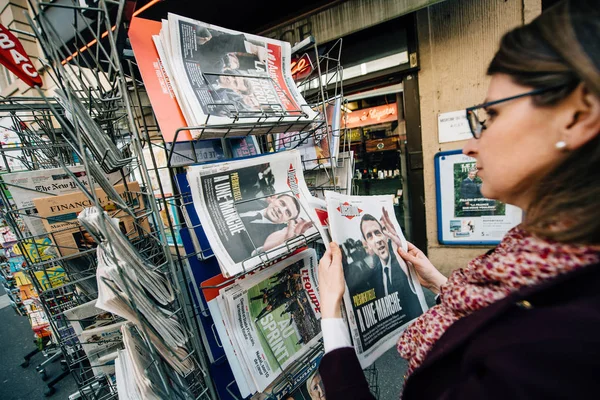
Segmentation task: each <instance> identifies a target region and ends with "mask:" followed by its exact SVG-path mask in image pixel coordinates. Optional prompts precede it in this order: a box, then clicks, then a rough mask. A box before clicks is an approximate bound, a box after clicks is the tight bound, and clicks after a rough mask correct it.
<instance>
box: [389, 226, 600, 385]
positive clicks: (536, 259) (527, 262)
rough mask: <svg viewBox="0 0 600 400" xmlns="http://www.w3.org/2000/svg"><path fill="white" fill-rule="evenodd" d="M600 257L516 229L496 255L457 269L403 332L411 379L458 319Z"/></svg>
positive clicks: (400, 344)
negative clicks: (434, 300)
mask: <svg viewBox="0 0 600 400" xmlns="http://www.w3.org/2000/svg"><path fill="white" fill-rule="evenodd" d="M599 261H600V252H598V250H594V249H593V248H592V247H589V246H578V245H568V244H560V243H556V242H549V241H545V240H542V239H539V238H537V237H534V236H532V235H530V234H528V233H527V232H525V231H524V230H523V229H521V228H520V227H519V226H517V227H515V228H513V229H512V230H510V231H509V232H508V233H507V234H506V236H505V237H504V239H503V240H502V242H501V243H500V244H499V245H498V247H497V248H496V249H495V250H494V251H493V252H492V253H490V254H485V255H482V256H479V257H477V258H475V259H474V260H472V261H471V262H470V263H469V264H468V265H467V267H466V268H461V269H458V270H455V271H454V272H452V274H451V275H450V277H449V278H448V282H447V283H446V284H445V285H443V286H442V288H441V295H440V299H441V303H440V304H439V305H436V306H435V307H432V308H431V309H430V310H429V311H427V312H426V313H425V314H423V315H421V316H420V317H419V318H418V319H417V320H416V321H415V322H414V323H413V324H412V325H411V326H410V327H409V328H408V329H407V330H406V331H405V332H404V333H403V334H402V336H400V339H399V340H398V345H397V348H398V352H399V353H400V355H401V356H402V357H403V358H405V359H407V360H408V371H407V374H406V377H408V376H409V375H410V374H411V373H412V372H413V371H414V370H415V369H416V368H417V367H418V366H419V365H421V363H422V362H423V360H424V359H425V357H426V356H427V353H429V350H430V349H431V348H432V346H433V344H434V343H435V342H436V341H437V340H438V339H439V338H440V337H441V336H442V335H443V334H444V332H445V331H446V329H448V327H449V326H450V325H452V324H453V323H454V322H456V321H457V320H458V319H460V318H462V317H465V316H467V315H469V314H471V313H472V312H474V311H477V310H479V309H482V308H484V307H486V306H488V305H490V304H492V303H494V302H496V301H498V300H500V299H503V298H504V297H506V296H508V295H509V294H510V293H512V292H515V291H517V290H518V289H519V288H521V287H523V286H532V285H535V284H538V283H541V282H543V281H546V280H548V279H551V278H554V277H555V276H558V275H560V274H564V273H567V272H570V271H572V270H574V269H576V268H579V267H582V266H585V265H589V264H594V263H598V262H599Z"/></svg>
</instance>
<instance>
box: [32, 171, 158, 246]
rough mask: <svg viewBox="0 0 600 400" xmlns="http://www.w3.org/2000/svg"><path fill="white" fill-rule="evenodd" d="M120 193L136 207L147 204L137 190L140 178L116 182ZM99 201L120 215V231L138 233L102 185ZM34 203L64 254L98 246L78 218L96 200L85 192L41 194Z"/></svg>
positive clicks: (146, 224)
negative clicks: (117, 208)
mask: <svg viewBox="0 0 600 400" xmlns="http://www.w3.org/2000/svg"><path fill="white" fill-rule="evenodd" d="M115 190H116V191H117V193H118V194H119V195H120V196H121V197H123V198H126V197H127V199H126V200H128V201H129V202H130V204H131V205H132V208H133V209H134V210H135V211H139V210H142V209H143V208H144V200H143V198H142V197H141V196H140V195H139V194H137V193H140V185H139V183H137V182H130V183H128V184H127V188H126V187H125V185H117V186H115ZM96 196H97V198H98V202H99V203H100V204H102V206H103V207H104V209H105V210H107V211H110V212H113V213H114V215H113V216H114V217H116V218H119V220H120V221H119V228H120V229H121V232H123V233H124V234H126V235H130V237H136V236H137V231H136V229H135V226H134V220H133V218H132V217H131V216H129V215H128V214H126V213H125V212H123V211H118V210H116V207H115V204H114V203H113V202H112V201H111V200H110V199H109V198H108V196H107V195H106V194H105V193H104V191H103V190H102V189H96ZM33 203H34V205H35V207H36V208H37V210H38V213H39V215H40V217H42V218H43V219H42V221H43V224H44V228H45V229H46V231H47V232H48V233H50V234H51V236H52V241H53V242H54V244H55V245H56V247H57V250H58V252H59V253H60V255H62V256H68V255H71V254H76V253H78V252H81V251H85V250H89V249H91V248H95V247H96V246H97V243H96V242H95V241H94V239H93V238H92V236H91V235H90V234H89V233H88V232H86V231H85V230H84V229H81V226H80V225H79V222H78V221H77V215H78V214H79V213H80V212H81V211H82V210H83V209H84V208H86V207H91V206H93V202H92V201H91V200H90V199H88V198H87V196H86V195H85V194H84V193H82V192H77V193H72V194H63V195H60V196H52V197H41V198H36V199H33ZM142 223H143V224H144V225H145V227H144V229H145V230H146V231H148V232H149V231H150V226H149V225H148V221H147V220H143V221H142Z"/></svg>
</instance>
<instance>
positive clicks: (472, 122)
mask: <svg viewBox="0 0 600 400" xmlns="http://www.w3.org/2000/svg"><path fill="white" fill-rule="evenodd" d="M467 119H468V121H469V126H470V128H471V132H472V133H473V135H474V136H475V137H476V138H479V137H480V136H481V132H482V131H483V129H484V128H483V127H484V126H485V122H486V121H489V117H488V113H487V112H486V111H485V109H483V108H478V109H475V110H469V112H468V114H467Z"/></svg>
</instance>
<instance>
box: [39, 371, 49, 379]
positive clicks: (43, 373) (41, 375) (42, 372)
mask: <svg viewBox="0 0 600 400" xmlns="http://www.w3.org/2000/svg"><path fill="white" fill-rule="evenodd" d="M38 372H39V373H40V378H41V379H42V380H43V381H47V380H48V374H47V373H46V370H45V369H42V370H40V371H38Z"/></svg>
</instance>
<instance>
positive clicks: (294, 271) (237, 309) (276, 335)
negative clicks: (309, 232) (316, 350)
mask: <svg viewBox="0 0 600 400" xmlns="http://www.w3.org/2000/svg"><path fill="white" fill-rule="evenodd" d="M317 262H318V259H317V255H316V253H315V251H314V250H312V249H310V250H305V251H303V252H301V253H299V254H296V255H294V256H292V257H289V258H287V259H285V260H284V261H281V262H280V263H278V264H276V265H274V266H272V267H269V268H267V269H265V270H263V271H261V272H259V273H257V274H255V275H253V276H251V277H250V278H247V279H243V280H240V281H239V282H236V284H234V285H232V286H229V287H227V288H225V289H223V290H221V292H220V297H221V301H220V302H219V304H220V308H221V315H222V316H225V318H224V319H226V320H227V321H226V326H228V330H229V332H228V334H229V338H230V339H231V342H232V344H233V347H234V349H236V350H235V352H236V354H237V355H238V356H241V359H242V363H241V364H242V365H243V368H245V369H246V370H247V372H248V375H249V377H250V378H251V380H252V381H253V383H254V386H255V387H256V390H258V391H260V392H262V391H264V390H265V389H266V388H267V387H268V386H269V385H270V384H271V383H272V382H273V381H274V380H275V379H276V378H277V377H278V376H279V375H280V374H281V372H282V371H284V370H285V369H286V368H287V367H289V366H290V365H292V363H293V362H294V361H296V360H298V359H299V358H300V357H302V356H303V355H304V354H306V352H308V351H310V350H311V349H312V348H313V347H314V346H315V345H316V344H317V342H318V340H319V339H320V338H321V326H320V318H321V311H320V303H319V295H318V283H317V278H316V274H317V270H316V265H317Z"/></svg>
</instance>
